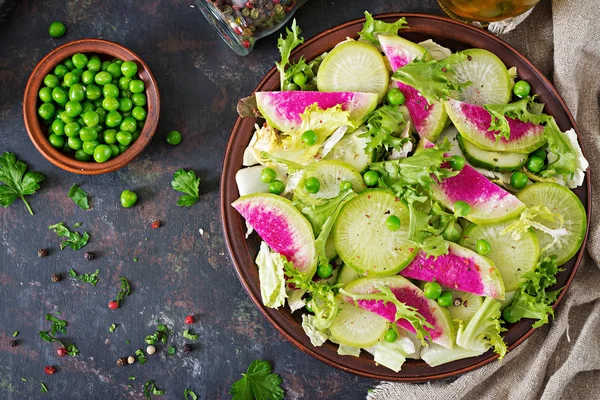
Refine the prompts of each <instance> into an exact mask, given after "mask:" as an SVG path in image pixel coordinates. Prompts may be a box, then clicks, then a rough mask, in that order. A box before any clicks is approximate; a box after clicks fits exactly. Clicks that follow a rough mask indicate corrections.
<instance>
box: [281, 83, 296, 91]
mask: <svg viewBox="0 0 600 400" xmlns="http://www.w3.org/2000/svg"><path fill="white" fill-rule="evenodd" d="M298 89H300V86H298V85H296V84H295V83H291V82H289V83H286V84H285V85H283V90H285V91H286V92H289V91H292V90H298Z"/></svg>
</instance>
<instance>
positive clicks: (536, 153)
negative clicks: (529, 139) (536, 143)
mask: <svg viewBox="0 0 600 400" xmlns="http://www.w3.org/2000/svg"><path fill="white" fill-rule="evenodd" d="M531 155H532V156H536V157H539V158H541V159H542V160H546V156H547V155H548V154H546V150H544V149H543V148H542V147H540V148H539V149H537V150H536V151H534V152H533V153H531Z"/></svg>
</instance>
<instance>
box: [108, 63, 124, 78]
mask: <svg viewBox="0 0 600 400" xmlns="http://www.w3.org/2000/svg"><path fill="white" fill-rule="evenodd" d="M106 72H108V73H109V74H110V75H111V76H112V77H113V78H120V77H121V76H122V75H123V74H122V73H121V66H120V65H119V64H117V63H111V64H110V65H109V66H108V68H107V69H106Z"/></svg>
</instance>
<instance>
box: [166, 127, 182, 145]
mask: <svg viewBox="0 0 600 400" xmlns="http://www.w3.org/2000/svg"><path fill="white" fill-rule="evenodd" d="M167 143H168V144H170V145H171V146H177V145H178V144H179V143H181V133H179V132H178V131H169V133H167Z"/></svg>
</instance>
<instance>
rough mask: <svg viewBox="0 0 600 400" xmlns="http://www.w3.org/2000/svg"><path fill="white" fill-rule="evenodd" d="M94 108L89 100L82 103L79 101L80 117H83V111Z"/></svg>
mask: <svg viewBox="0 0 600 400" xmlns="http://www.w3.org/2000/svg"><path fill="white" fill-rule="evenodd" d="M95 109H96V107H95V106H94V103H92V102H91V101H84V102H83V103H81V117H82V118H83V114H84V113H86V112H88V111H94V110H95ZM84 122H85V121H84Z"/></svg>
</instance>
